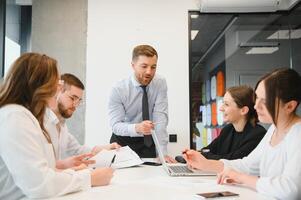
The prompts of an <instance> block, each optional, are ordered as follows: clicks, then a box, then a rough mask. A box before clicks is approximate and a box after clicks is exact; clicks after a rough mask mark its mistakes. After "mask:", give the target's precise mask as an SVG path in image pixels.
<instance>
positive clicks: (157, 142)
mask: <svg viewBox="0 0 301 200" xmlns="http://www.w3.org/2000/svg"><path fill="white" fill-rule="evenodd" d="M152 137H153V140H154V142H155V146H156V149H157V152H158V156H159V159H160V161H161V163H162V164H163V165H164V164H165V159H164V155H163V153H162V151H161V146H160V143H159V140H158V138H157V135H156V133H155V131H154V130H152Z"/></svg>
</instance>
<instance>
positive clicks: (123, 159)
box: [90, 146, 143, 169]
mask: <svg viewBox="0 0 301 200" xmlns="http://www.w3.org/2000/svg"><path fill="white" fill-rule="evenodd" d="M90 159H91V160H95V161H96V163H95V164H93V165H90V166H91V167H113V168H115V169H118V168H125V167H132V166H136V165H140V164H142V163H143V161H142V160H141V159H140V157H139V156H138V155H137V154H136V153H135V152H134V151H133V150H132V149H131V148H130V147H128V146H125V147H121V148H119V149H117V150H102V151H100V152H99V153H98V154H96V155H95V156H93V157H92V158H90Z"/></svg>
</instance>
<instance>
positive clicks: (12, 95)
mask: <svg viewBox="0 0 301 200" xmlns="http://www.w3.org/2000/svg"><path fill="white" fill-rule="evenodd" d="M58 80H59V73H58V69H57V61H56V60H55V59H53V58H50V57H48V56H46V55H41V54H38V53H25V54H23V55H22V56H20V57H19V58H18V59H17V60H16V61H15V62H14V63H13V65H12V67H11V69H10V71H9V72H8V74H7V76H6V78H5V80H4V82H3V84H2V85H1V87H0V108H1V107H3V106H5V105H7V104H19V105H22V106H24V107H26V108H27V109H28V110H30V111H31V113H32V114H33V115H34V116H35V117H36V118H37V120H38V121H39V124H40V126H41V128H42V130H43V134H44V136H45V137H46V139H47V141H48V142H49V143H51V139H50V136H49V134H48V132H47V131H46V129H45V128H44V124H43V122H44V114H45V109H46V105H47V100H48V99H49V98H50V97H53V96H54V95H55V94H56V91H57V83H58Z"/></svg>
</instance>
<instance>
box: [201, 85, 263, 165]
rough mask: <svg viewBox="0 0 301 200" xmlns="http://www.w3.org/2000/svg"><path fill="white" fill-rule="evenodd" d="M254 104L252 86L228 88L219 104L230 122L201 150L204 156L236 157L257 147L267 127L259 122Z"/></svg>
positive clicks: (246, 153) (231, 158) (212, 157)
mask: <svg viewBox="0 0 301 200" xmlns="http://www.w3.org/2000/svg"><path fill="white" fill-rule="evenodd" d="M254 104H255V102H254V90H253V89H252V88H251V87H248V86H245V85H242V86H233V87H230V88H228V89H227V91H226V93H225V95H224V99H223V104H222V106H221V107H220V111H222V112H223V119H224V122H225V123H227V125H226V126H225V127H223V129H222V131H221V134H220V135H219V136H218V137H217V138H216V139H215V140H213V141H212V142H211V143H210V144H209V145H208V146H207V147H204V148H203V149H202V154H203V156H205V157H206V158H208V159H214V160H218V159H229V160H233V159H238V158H243V157H245V156H247V155H249V153H251V152H252V151H253V149H255V147H256V146H257V145H258V143H259V142H260V141H261V139H262V138H263V136H264V135H265V133H266V130H265V129H264V128H263V127H262V126H260V125H259V124H257V122H258V119H257V114H256V111H255V109H254Z"/></svg>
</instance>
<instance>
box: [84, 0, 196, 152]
mask: <svg viewBox="0 0 301 200" xmlns="http://www.w3.org/2000/svg"><path fill="white" fill-rule="evenodd" d="M197 8H198V1H197V0H184V1H183V0H152V1H141V0H127V1H118V2H117V1H112V0H89V1H88V38H87V71H86V73H87V76H86V86H87V93H86V95H87V96H86V106H87V107H86V143H87V144H88V145H95V144H105V143H108V142H109V139H110V136H111V129H110V127H109V121H108V115H107V113H108V112H107V105H108V96H109V93H110V89H111V86H112V85H113V84H114V83H115V82H116V81H118V80H120V79H122V78H125V77H127V76H129V75H130V74H131V73H132V69H131V67H130V61H131V52H132V49H133V47H134V46H136V45H138V44H145V43H146V44H150V45H152V46H154V47H155V48H156V50H157V51H158V54H159V60H158V70H157V73H159V74H160V75H163V76H164V77H165V78H166V79H167V84H168V89H169V90H168V98H169V118H170V121H169V126H168V131H169V132H170V133H176V134H177V135H178V143H171V144H169V147H168V148H169V152H170V154H171V155H177V154H179V153H180V151H181V150H182V149H183V148H184V147H189V77H188V72H189V69H188V10H197Z"/></svg>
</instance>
